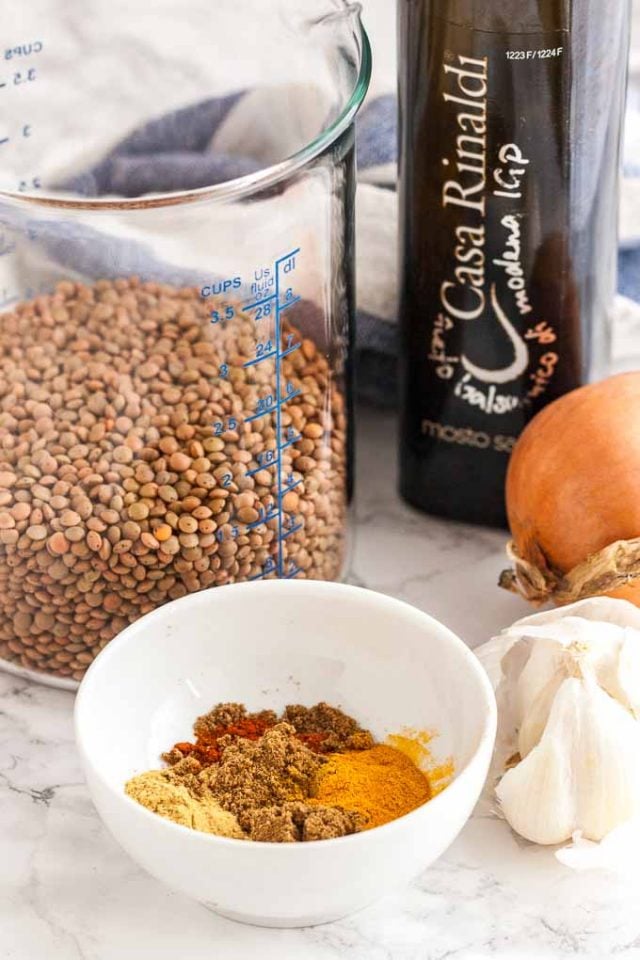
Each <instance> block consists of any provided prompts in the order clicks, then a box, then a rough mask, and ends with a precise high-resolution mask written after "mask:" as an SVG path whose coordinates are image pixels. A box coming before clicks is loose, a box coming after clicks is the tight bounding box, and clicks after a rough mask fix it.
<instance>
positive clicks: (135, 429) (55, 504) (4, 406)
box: [0, 278, 347, 680]
mask: <svg viewBox="0 0 640 960" xmlns="http://www.w3.org/2000/svg"><path fill="white" fill-rule="evenodd" d="M213 305H214V301H213V300H211V299H209V300H203V299H201V297H200V295H199V291H198V290H197V289H195V288H174V287H170V286H167V285H162V284H159V283H153V282H149V283H142V282H140V281H138V280H137V279H136V278H130V279H119V280H116V281H107V280H100V281H98V282H96V283H94V284H92V285H84V284H81V283H73V282H71V281H67V282H63V283H61V284H59V285H58V286H57V288H56V289H55V291H54V292H53V293H52V294H50V295H48V296H41V297H38V298H36V299H35V300H32V301H29V302H26V303H22V304H19V305H18V306H17V307H15V309H14V310H13V311H12V312H7V313H4V314H3V315H2V329H1V331H0V347H1V350H0V613H1V614H2V616H1V617H0V657H1V658H5V659H8V660H11V661H13V662H15V663H18V664H21V665H22V666H24V667H28V668H29V669H32V670H34V669H35V670H38V671H41V672H43V673H48V674H55V675H58V676H62V677H71V678H73V679H76V680H79V679H81V677H82V675H83V673H84V671H85V670H86V668H87V666H88V664H89V663H90V662H91V660H92V658H93V657H94V656H95V655H96V654H97V653H98V652H99V650H100V649H102V647H104V645H105V644H106V643H107V642H108V641H109V640H110V639H111V638H112V637H113V636H114V635H115V634H116V633H117V632H119V631H120V630H122V629H123V628H124V627H125V626H126V625H127V624H128V623H131V622H133V621H134V620H135V619H136V618H137V617H139V616H141V615H142V614H144V613H147V612H148V611H150V610H152V609H153V608H154V607H156V606H158V605H159V604H161V603H164V602H165V601H167V600H170V599H174V598H176V597H180V596H184V595H185V594H186V593H188V592H191V591H194V590H199V589H203V588H206V587H208V586H215V585H218V584H225V583H233V582H235V581H237V580H243V579H248V578H251V577H257V576H260V575H261V574H263V572H264V566H265V564H266V563H267V561H269V560H273V559H274V558H275V557H276V556H277V552H278V538H277V530H276V527H277V524H276V522H275V521H273V520H271V521H268V522H267V523H258V521H259V519H260V517H264V516H268V515H269V513H270V512H272V510H273V507H274V493H275V476H276V471H275V470H274V468H273V467H271V468H267V467H264V468H263V469H259V468H260V465H261V463H264V460H262V459H261V457H262V455H263V454H264V453H265V452H266V451H274V450H275V449H276V448H277V445H278V437H277V434H276V423H275V417H274V416H273V415H270V414H266V415H265V416H264V417H262V418H261V419H259V420H254V421H253V422H251V423H247V422H246V419H247V418H248V417H249V416H251V415H252V414H253V413H254V412H255V410H256V405H257V401H258V399H259V398H261V397H266V396H267V395H268V394H269V393H270V392H271V391H272V390H273V385H274V381H275V362H274V361H273V360H267V361H266V362H264V363H262V364H257V365H254V366H252V367H248V368H247V367H244V366H243V365H242V363H243V362H244V360H245V358H246V357H248V356H250V355H251V350H252V349H253V345H254V344H255V337H256V332H255V320H254V319H253V317H248V316H246V315H244V314H242V312H241V311H240V310H239V309H238V310H237V311H236V316H235V318H234V320H233V322H232V323H229V324H228V325H226V326H224V325H222V324H220V325H212V324H211V323H210V315H211V310H212V307H213ZM293 312H294V311H292V312H291V315H292V314H293ZM285 327H286V335H288V334H293V336H294V337H295V338H296V339H300V337H299V334H298V333H297V331H296V330H295V329H294V328H293V327H292V326H287V325H286V324H285ZM261 334H262V331H261ZM268 335H269V334H268V331H267V330H266V328H265V331H264V336H268ZM247 351H249V353H247ZM223 363H228V364H229V374H228V377H227V378H226V379H225V378H221V377H220V375H219V372H220V366H221V364H223ZM336 373H337V376H336ZM281 376H282V382H283V385H284V384H285V383H286V384H290V385H291V386H292V387H293V391H294V392H295V395H294V396H293V397H292V399H291V400H290V401H289V402H288V403H287V404H286V407H283V409H282V424H283V427H284V428H286V427H288V426H292V427H293V428H294V430H295V431H296V432H297V433H299V434H300V437H301V439H300V440H298V441H296V442H295V443H293V444H291V446H289V447H287V448H286V449H285V450H284V452H283V453H282V455H281V458H282V463H281V464H280V467H279V470H280V472H281V476H282V478H283V480H285V481H286V484H287V485H289V484H291V483H295V484H296V489H295V491H293V490H290V491H289V492H287V493H286V494H285V495H284V496H283V499H282V506H283V509H284V510H285V511H286V513H287V515H292V516H293V517H294V519H295V521H296V527H298V525H299V528H297V529H296V530H295V531H294V532H293V533H292V534H291V535H290V536H288V537H287V539H286V541H284V559H285V562H286V564H287V569H288V570H289V569H294V570H295V569H296V568H297V569H298V570H299V571H300V572H299V573H297V575H298V576H304V577H308V578H314V579H323V580H324V579H335V578H336V577H337V576H338V575H339V573H340V569H341V566H342V562H343V550H344V524H345V502H346V469H347V467H346V439H345V435H346V419H345V405H344V401H343V397H342V394H341V393H340V392H339V391H338V389H337V386H336V383H337V382H338V381H339V376H340V371H339V370H338V371H334V370H332V368H331V366H330V363H329V361H328V360H327V358H326V356H325V355H324V354H323V353H322V351H321V350H319V349H318V347H317V345H316V344H315V343H314V342H313V341H312V340H311V339H309V338H306V339H304V340H303V341H302V345H301V349H299V350H294V351H293V352H291V353H290V354H288V355H287V356H286V357H284V358H283V360H282V370H281ZM298 391H299V392H298ZM231 420H233V421H235V422H234V423H230V421H231ZM217 422H222V423H223V430H222V432H221V433H220V435H214V434H215V433H217V431H216V429H214V424H216V423H217ZM232 428H233V429H232ZM217 430H218V431H219V427H218V428H217ZM256 471H257V472H256ZM250 474H251V475H250ZM249 524H252V525H253V526H252V527H251V528H250V529H248V527H247V525H249ZM256 524H257V525H256ZM268 575H269V576H275V573H273V574H271V573H269V574H268Z"/></svg>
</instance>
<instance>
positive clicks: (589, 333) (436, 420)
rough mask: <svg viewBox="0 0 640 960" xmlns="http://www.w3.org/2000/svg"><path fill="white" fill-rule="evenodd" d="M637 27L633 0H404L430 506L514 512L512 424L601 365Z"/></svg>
mask: <svg viewBox="0 0 640 960" xmlns="http://www.w3.org/2000/svg"><path fill="white" fill-rule="evenodd" d="M628 32H629V4H628V2H627V0H615V2H613V3H612V2H611V0H399V52H400V107H401V160H400V181H401V199H400V205H401V230H402V234H401V243H402V259H401V271H402V274H401V289H402V296H401V330H402V333H401V336H402V345H401V377H402V425H401V453H400V461H401V481H400V486H401V492H402V495H403V496H404V497H405V498H406V499H407V500H408V501H409V502H410V503H412V504H414V505H415V506H417V507H419V508H421V509H423V510H425V511H427V512H430V513H436V514H440V515H443V516H448V517H452V518H455V519H458V520H466V521H470V522H479V523H486V524H490V525H503V524H504V523H505V509H504V479H505V472H506V468H507V463H508V459H509V453H510V451H511V449H512V448H513V445H514V443H515V440H516V438H517V436H518V435H519V433H520V432H521V431H522V429H523V428H524V426H525V424H526V423H527V421H528V420H530V419H531V417H532V416H533V415H534V414H535V413H536V412H537V411H538V410H539V409H540V408H541V407H542V406H544V405H545V404H547V403H549V402H550V401H552V400H554V399H555V398H556V397H558V396H560V395H561V394H563V393H565V392H566V391H568V390H571V389H573V388H574V387H576V386H578V385H579V384H581V383H582V382H584V381H585V380H586V379H589V378H591V377H593V376H594V375H595V374H598V373H601V372H602V370H603V368H604V367H605V365H606V360H607V356H608V349H609V347H608V339H609V329H610V325H609V318H608V310H609V306H610V303H611V300H612V297H613V294H614V291H615V265H616V234H617V179H618V169H619V152H620V132H621V128H622V117H623V112H624V93H625V88H626V63H627V52H628ZM598 364H599V365H600V367H599V368H598Z"/></svg>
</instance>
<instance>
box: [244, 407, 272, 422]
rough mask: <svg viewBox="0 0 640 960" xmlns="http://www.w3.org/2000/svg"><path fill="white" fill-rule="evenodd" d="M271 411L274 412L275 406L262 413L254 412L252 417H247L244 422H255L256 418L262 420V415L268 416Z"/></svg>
mask: <svg viewBox="0 0 640 960" xmlns="http://www.w3.org/2000/svg"><path fill="white" fill-rule="evenodd" d="M270 413H273V408H272V409H270V410H263V411H262V413H254V414H253V416H252V417H246V418H245V421H244V422H245V423H253V421H254V420H261V419H262V417H266V416H268V415H269V414H270Z"/></svg>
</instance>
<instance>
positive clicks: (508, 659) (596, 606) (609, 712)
mask: <svg viewBox="0 0 640 960" xmlns="http://www.w3.org/2000/svg"><path fill="white" fill-rule="evenodd" d="M476 652H477V653H478V656H479V657H480V659H481V661H483V662H486V663H487V664H488V667H487V669H488V672H490V675H491V671H492V672H493V676H492V680H493V682H494V685H495V686H496V687H497V689H496V694H497V699H498V711H499V719H498V740H497V750H496V755H495V758H494V765H493V767H492V774H493V784H494V786H495V795H496V796H497V799H498V801H499V808H500V811H501V813H502V814H503V815H504V817H505V818H506V819H507V821H508V822H509V823H510V824H511V826H512V827H513V829H514V830H515V831H516V832H517V833H519V834H520V835H521V836H523V837H525V838H526V839H528V840H531V841H533V842H535V843H538V844H545V845H551V844H553V845H556V844H562V843H565V842H566V841H570V840H571V838H572V837H581V838H583V839H582V842H583V844H585V845H586V846H585V847H583V848H581V856H580V862H581V863H582V862H583V861H584V860H588V859H589V852H587V847H588V843H589V842H590V841H592V842H593V843H592V844H591V848H588V851H591V849H592V848H593V850H598V846H597V844H598V843H599V841H601V840H602V839H603V838H605V837H607V836H608V835H609V834H610V833H611V832H612V831H614V830H619V829H620V828H621V826H622V825H624V824H626V823H635V824H639V823H640V609H638V607H636V606H634V605H632V604H630V603H628V602H627V601H624V600H614V599H611V598H592V599H589V600H583V601H580V602H578V603H576V604H573V605H571V606H569V607H564V608H560V609H556V610H551V611H547V612H544V613H540V614H536V615H534V616H530V617H526V618H525V619H523V620H520V621H518V622H517V623H515V624H513V626H512V627H510V628H509V629H507V630H505V631H504V632H503V633H502V634H501V635H500V636H499V637H497V638H494V639H493V640H492V641H490V643H488V644H485V646H484V648H480V650H478V651H476ZM485 658H486V659H485ZM498 664H499V667H498ZM498 674H499V675H498ZM634 831H635V833H637V832H638V830H637V828H634ZM594 843H595V844H596V846H594ZM569 859H571V858H569ZM594 859H595V857H594Z"/></svg>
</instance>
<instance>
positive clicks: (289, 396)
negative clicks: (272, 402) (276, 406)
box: [280, 390, 302, 406]
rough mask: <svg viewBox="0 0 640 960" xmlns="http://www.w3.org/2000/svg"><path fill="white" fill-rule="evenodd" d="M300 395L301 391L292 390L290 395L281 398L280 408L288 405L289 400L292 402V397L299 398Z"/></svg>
mask: <svg viewBox="0 0 640 960" xmlns="http://www.w3.org/2000/svg"><path fill="white" fill-rule="evenodd" d="M301 393H302V390H292V392H291V393H288V394H287V395H286V397H282V399H281V400H280V406H284V404H285V403H289V400H293V399H294V397H299V396H300V394H301Z"/></svg>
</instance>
